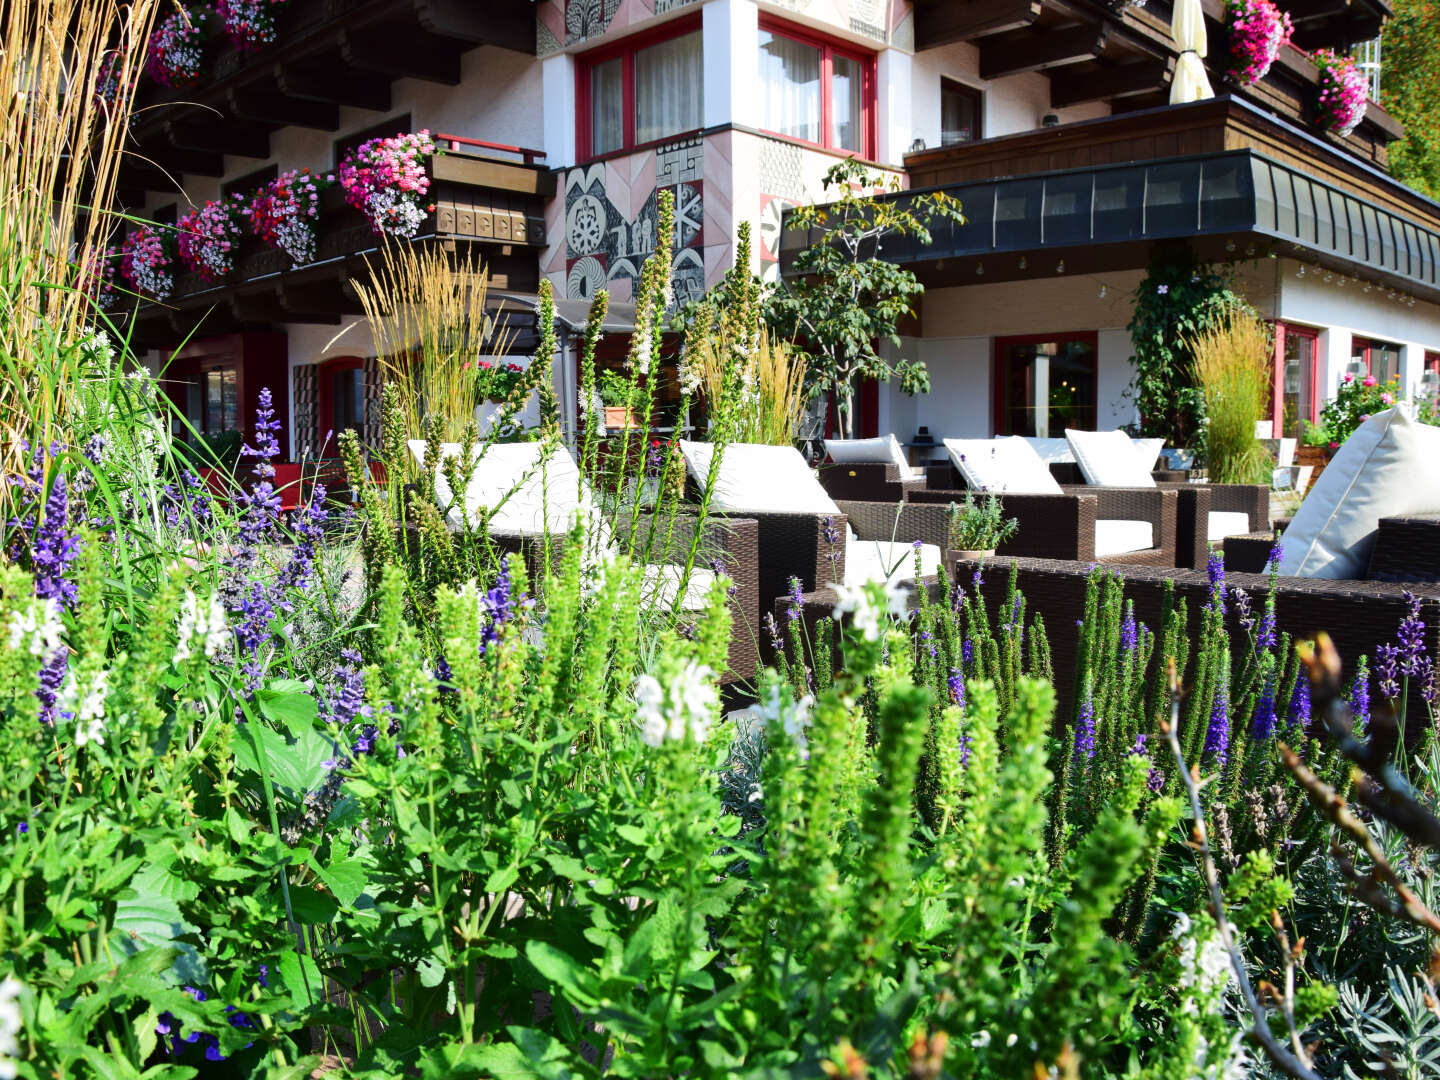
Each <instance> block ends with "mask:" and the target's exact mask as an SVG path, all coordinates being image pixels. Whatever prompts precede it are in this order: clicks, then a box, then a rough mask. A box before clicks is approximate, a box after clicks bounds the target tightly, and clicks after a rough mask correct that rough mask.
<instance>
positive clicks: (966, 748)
mask: <svg viewBox="0 0 1440 1080" xmlns="http://www.w3.org/2000/svg"><path fill="white" fill-rule="evenodd" d="M960 767H961V768H962V769H966V768H969V767H970V736H969V735H967V734H966V733H964V732H963V731H962V732H961V733H960Z"/></svg>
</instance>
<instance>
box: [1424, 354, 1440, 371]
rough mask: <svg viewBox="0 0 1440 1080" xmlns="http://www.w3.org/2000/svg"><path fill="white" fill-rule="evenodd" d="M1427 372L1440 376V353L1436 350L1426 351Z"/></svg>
mask: <svg viewBox="0 0 1440 1080" xmlns="http://www.w3.org/2000/svg"><path fill="white" fill-rule="evenodd" d="M1425 370H1426V371H1433V372H1435V374H1437V375H1440V352H1436V351H1435V350H1434V349H1426V350H1425Z"/></svg>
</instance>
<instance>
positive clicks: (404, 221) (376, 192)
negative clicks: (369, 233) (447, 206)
mask: <svg viewBox="0 0 1440 1080" xmlns="http://www.w3.org/2000/svg"><path fill="white" fill-rule="evenodd" d="M434 155H435V140H434V139H432V138H431V137H430V132H428V131H417V132H414V133H412V134H405V133H403V132H402V133H401V134H399V135H395V136H393V137H388V138H387V137H381V138H377V139H371V140H369V141H368V142H365V143H362V144H361V145H360V146H358V147H356V148H355V149H354V150H352V151H351V152H350V153H349V154H347V155H346V156H345V160H344V161H342V162H341V163H340V168H339V169H338V170H337V173H338V175H339V178H340V186H341V187H343V188H344V189H345V201H346V202H347V203H349V204H350V205H351V206H353V207H355V209H357V210H359V211H361V212H362V213H364V214H365V215H366V216H367V217H368V218H369V219H370V225H371V227H372V228H373V229H374V230H375V231H376V232H377V233H388V234H390V235H391V236H399V237H403V238H404V239H407V240H408V239H410V238H411V237H413V236H414V235H415V234H416V233H417V232H419V231H420V225H421V223H422V222H424V220H425V215H426V214H428V213H429V212H430V211H431V210H433V209H434V206H433V205H432V204H430V203H428V202H426V199H425V195H426V193H427V192H429V190H430V175H429V173H427V172H426V170H425V163H426V161H427V160H428V159H429V158H431V157H433V156H434Z"/></svg>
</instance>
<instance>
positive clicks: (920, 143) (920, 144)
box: [910, 139, 925, 154]
mask: <svg viewBox="0 0 1440 1080" xmlns="http://www.w3.org/2000/svg"><path fill="white" fill-rule="evenodd" d="M924 149H925V140H924V139H916V140H915V141H914V142H912V143H911V144H910V153H912V154H918V153H920V151H921V150H924Z"/></svg>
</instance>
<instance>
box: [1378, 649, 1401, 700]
mask: <svg viewBox="0 0 1440 1080" xmlns="http://www.w3.org/2000/svg"><path fill="white" fill-rule="evenodd" d="M1375 689H1377V690H1379V691H1380V694H1381V696H1382V697H1386V698H1389V699H1390V700H1391V701H1394V700H1395V699H1396V698H1398V697H1399V696H1400V649H1399V648H1398V647H1397V646H1395V645H1389V644H1386V645H1380V646H1377V647H1376V649H1375Z"/></svg>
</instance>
